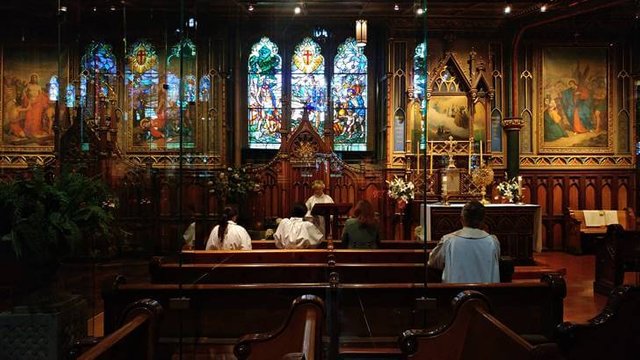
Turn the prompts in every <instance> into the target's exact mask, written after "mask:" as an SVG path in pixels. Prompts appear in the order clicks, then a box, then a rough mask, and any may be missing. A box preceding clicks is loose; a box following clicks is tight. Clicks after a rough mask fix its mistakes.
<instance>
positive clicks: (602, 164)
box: [520, 155, 635, 169]
mask: <svg viewBox="0 0 640 360" xmlns="http://www.w3.org/2000/svg"><path fill="white" fill-rule="evenodd" d="M634 165H635V161H634V157H633V156H632V155H581V156H577V155H520V166H521V167H522V168H529V169H536V168H545V169H548V168H550V167H563V168H567V167H570V168H575V169H587V168H625V169H633V167H634Z"/></svg>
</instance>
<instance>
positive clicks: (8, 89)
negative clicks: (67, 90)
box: [2, 48, 60, 151]
mask: <svg viewBox="0 0 640 360" xmlns="http://www.w3.org/2000/svg"><path fill="white" fill-rule="evenodd" d="M3 53H4V57H3V62H2V147H3V148H4V149H6V150H15V151H50V150H51V149H52V147H53V129H52V127H53V121H54V116H55V105H56V103H55V101H56V100H57V99H58V96H59V94H52V92H53V91H55V90H56V89H58V90H59V86H60V83H59V81H58V75H57V74H58V66H57V61H56V55H55V52H53V51H44V50H43V49H25V48H4V49H3ZM51 79H54V84H51ZM51 95H55V96H54V100H53V101H52V100H51V99H50V98H51Z"/></svg>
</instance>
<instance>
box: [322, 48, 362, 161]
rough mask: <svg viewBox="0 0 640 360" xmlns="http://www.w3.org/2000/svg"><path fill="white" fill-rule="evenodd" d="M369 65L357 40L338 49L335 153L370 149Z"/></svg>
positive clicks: (334, 87) (333, 86)
mask: <svg viewBox="0 0 640 360" xmlns="http://www.w3.org/2000/svg"><path fill="white" fill-rule="evenodd" d="M367 66H368V65H367V57H366V56H365V54H364V52H363V48H362V47H359V46H357V45H356V40H355V39H353V38H348V39H347V40H345V42H344V43H342V44H340V46H338V51H337V54H336V56H335V58H334V71H333V79H332V83H331V92H332V101H333V112H334V114H333V132H334V150H337V151H365V150H367V91H368V90H367Z"/></svg>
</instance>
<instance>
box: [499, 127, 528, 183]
mask: <svg viewBox="0 0 640 360" xmlns="http://www.w3.org/2000/svg"><path fill="white" fill-rule="evenodd" d="M523 126H524V121H523V120H522V118H520V117H507V118H504V119H503V120H502V129H503V130H504V131H505V132H506V133H507V176H508V178H509V179H512V178H514V177H516V176H518V173H519V172H520V129H522V127H523Z"/></svg>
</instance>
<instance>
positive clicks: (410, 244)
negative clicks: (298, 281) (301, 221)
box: [251, 240, 437, 250]
mask: <svg viewBox="0 0 640 360" xmlns="http://www.w3.org/2000/svg"><path fill="white" fill-rule="evenodd" d="M436 244H437V241H428V242H427V249H433V248H434V247H435V246H436ZM333 247H334V248H335V249H341V248H342V241H341V240H334V241H333ZM423 247H424V243H422V242H420V241H415V240H382V241H380V249H389V250H392V249H396V250H399V249H414V250H419V249H422V248H423ZM251 248H252V249H253V250H268V249H271V250H274V249H277V248H276V243H275V241H274V240H253V241H251ZM318 248H320V249H326V248H327V241H326V240H325V241H323V242H322V243H321V244H320V246H319V247H318Z"/></svg>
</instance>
